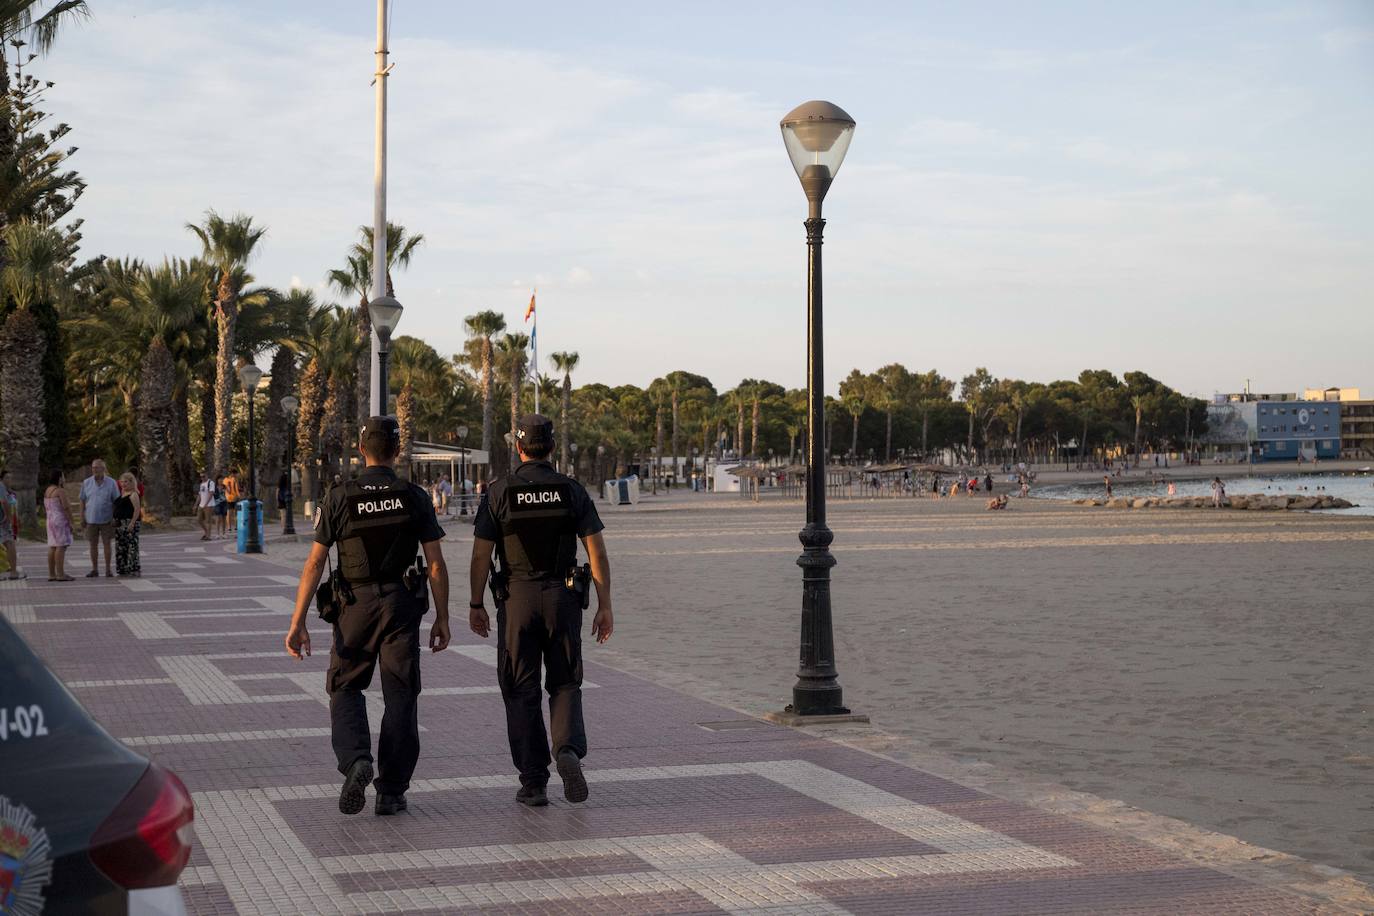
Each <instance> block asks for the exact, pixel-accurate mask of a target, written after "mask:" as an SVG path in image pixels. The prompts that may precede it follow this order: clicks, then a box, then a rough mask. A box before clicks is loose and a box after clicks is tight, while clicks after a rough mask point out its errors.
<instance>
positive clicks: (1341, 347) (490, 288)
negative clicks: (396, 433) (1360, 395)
mask: <svg viewBox="0 0 1374 916" xmlns="http://www.w3.org/2000/svg"><path fill="white" fill-rule="evenodd" d="M92 6H93V7H94V10H95V15H94V17H93V18H92V19H91V20H90V21H89V22H86V23H84V24H82V25H79V26H77V27H76V28H74V29H72V30H70V31H68V32H67V33H66V34H64V35H63V36H62V38H61V40H60V42H59V45H58V47H57V48H56V49H55V51H54V52H53V54H52V55H51V56H50V57H49V58H48V59H47V60H44V61H40V62H37V66H36V69H35V71H34V72H36V73H40V75H42V76H43V77H44V78H49V79H53V80H56V81H57V83H58V85H57V88H56V89H55V90H53V92H52V93H51V95H50V97H49V107H50V108H51V109H52V110H53V111H54V112H55V113H56V114H57V115H59V116H60V117H61V118H62V119H63V120H67V121H69V122H70V123H71V124H72V125H73V127H74V130H73V133H72V134H71V139H72V141H73V142H74V143H75V144H76V145H78V146H79V147H80V148H81V149H80V152H79V153H78V154H77V156H76V157H75V159H74V163H75V164H76V166H77V168H79V169H80V171H81V172H82V174H83V175H84V176H85V177H86V178H87V179H88V180H89V182H90V185H91V186H90V190H89V191H88V192H87V194H86V196H85V197H84V198H83V199H82V202H81V204H80V209H79V212H80V215H81V216H82V217H84V218H85V220H86V223H85V226H84V229H83V231H84V232H85V239H86V241H85V249H84V251H85V253H86V254H88V255H89V254H95V253H106V254H110V255H125V254H129V255H136V256H139V257H143V258H149V259H157V258H160V257H161V256H162V255H164V254H181V255H190V254H193V253H195V247H194V245H193V244H192V238H191V236H190V235H189V234H188V233H186V232H185V231H184V230H183V229H182V225H183V224H184V223H185V222H186V221H187V220H190V219H195V218H196V217H197V216H198V214H200V213H201V212H202V211H203V210H204V209H205V208H207V207H215V208H217V209H219V210H220V211H222V212H233V211H239V210H241V211H244V212H247V213H251V214H253V215H254V216H255V217H256V218H258V219H259V220H261V221H263V222H264V223H266V224H267V225H268V227H269V235H268V238H267V241H266V243H265V245H264V248H263V254H262V256H261V257H260V258H259V259H258V260H257V261H256V262H255V263H254V265H253V269H254V271H255V272H256V274H257V275H258V277H259V279H260V280H261V281H262V282H266V283H271V284H275V285H280V286H286V285H289V284H292V283H299V284H301V285H304V286H316V285H318V284H319V283H320V281H321V279H322V277H323V276H324V274H325V271H326V270H327V269H329V268H330V267H333V266H336V265H337V264H338V263H339V262H340V260H341V255H342V253H343V251H344V250H345V248H346V247H347V246H348V244H349V243H350V242H351V241H352V240H353V238H354V237H355V235H356V231H357V226H358V225H360V224H362V223H370V222H371V180H372V141H371V137H372V94H371V89H370V87H369V85H368V83H369V81H370V78H371V77H370V74H371V68H372V58H371V53H370V52H371V49H372V43H373V34H374V32H373V30H374V26H375V12H374V7H373V5H372V4H370V3H367V2H361V0H352V2H348V3H338V2H328V3H325V2H293V3H289V4H287V3H267V2H239V3H233V4H229V3H224V4H196V3H189V2H179V3H165V2H164V3H152V2H139V0H133V2H125V3H119V4H115V3H106V2H100V3H93V4H92ZM393 6H394V13H393V20H392V29H393V34H392V40H391V50H392V59H393V61H394V62H395V64H396V69H395V71H394V73H393V77H392V79H391V82H390V92H391V145H390V156H391V164H390V165H391V168H390V176H391V178H390V212H391V216H392V218H393V219H395V220H398V221H401V222H403V223H405V224H406V225H407V226H409V227H411V228H413V229H416V230H419V231H421V232H423V233H424V234H425V235H426V237H427V239H428V244H427V245H426V246H425V247H424V248H423V249H422V250H421V252H420V253H419V254H418V256H417V258H416V261H415V263H414V266H413V267H412V269H411V270H410V271H409V272H408V273H406V274H403V275H401V276H399V277H398V278H397V295H398V298H400V299H401V301H402V302H403V303H404V304H405V306H406V312H405V317H404V318H403V320H402V324H401V327H400V329H399V331H398V333H409V334H414V335H416V336H420V337H423V338H424V339H426V340H427V341H429V342H430V343H431V344H433V345H434V346H435V347H436V348H437V349H438V350H439V351H440V352H441V353H444V354H446V355H447V354H449V353H452V352H456V351H457V350H459V349H460V348H461V346H462V340H463V333H462V319H463V317H464V316H465V315H468V314H471V313H472V312H474V311H477V310H479V309H484V308H494V309H497V310H500V311H502V312H504V313H505V314H506V315H507V318H508V321H510V322H511V323H512V324H516V323H518V322H519V319H520V316H521V314H522V313H523V308H524V305H525V303H526V302H527V301H528V299H529V292H530V289H531V287H533V286H536V285H537V286H538V288H539V302H540V318H541V320H540V341H541V352H542V353H543V354H545V355H547V354H548V353H550V352H552V351H553V350H555V349H571V350H577V351H579V352H580V353H581V354H582V366H583V368H582V369H581V371H580V372H579V379H580V380H581V381H602V382H607V383H610V384H619V383H624V382H634V383H636V384H645V383H647V382H648V381H649V380H650V379H652V378H653V377H654V376H656V375H659V374H661V373H663V372H664V371H667V370H669V369H673V368H685V369H691V370H694V371H698V372H702V373H704V374H706V375H708V376H709V377H710V378H711V379H712V380H713V381H714V382H715V383H716V385H717V386H718V387H720V388H725V387H729V386H732V385H734V384H735V383H736V382H737V381H738V380H739V379H740V378H741V377H766V378H770V379H774V380H776V381H779V382H782V383H784V384H786V385H788V386H800V385H801V384H803V382H804V379H805V374H804V346H805V323H804V306H805V291H804V286H803V283H804V279H805V274H804V266H805V264H804V257H805V246H804V234H803V230H802V227H801V220H802V219H803V218H804V216H805V200H804V198H803V197H802V194H801V190H800V187H799V185H798V183H797V180H796V176H795V174H794V173H793V171H792V169H791V168H790V166H789V165H788V162H787V159H786V154H785V152H784V150H783V146H782V142H781V139H780V137H779V134H778V128H777V121H778V119H779V117H781V115H783V114H784V113H786V112H787V111H788V110H789V109H790V108H792V107H793V106H794V105H796V104H797V103H799V102H801V101H804V100H806V99H809V98H826V99H829V100H831V101H833V102H835V103H837V104H839V105H840V106H842V107H844V108H845V109H846V110H848V111H849V113H850V114H851V115H853V116H854V117H855V119H856V120H857V121H858V128H857V130H856V132H855V139H854V142H853V145H852V146H851V148H850V151H849V157H848V159H847V160H846V162H845V165H844V167H843V169H842V170H841V173H840V175H839V177H838V179H837V181H836V184H835V186H834V188H833V189H832V191H831V193H830V197H829V199H828V200H827V206H826V216H827V218H828V220H829V223H828V226H827V236H826V247H825V255H826V306H827V335H828V337H827V363H828V366H829V372H830V385H829V386H828V387H829V388H830V389H832V390H833V389H834V387H835V383H836V382H837V381H838V379H839V377H840V376H842V375H843V374H844V373H845V372H847V371H848V370H849V369H850V368H851V367H854V366H858V367H859V368H862V369H864V370H872V369H875V368H877V367H878V366H880V365H882V364H884V363H887V362H892V361H900V362H903V363H905V364H906V365H907V366H908V367H910V368H913V369H919V370H923V369H926V368H931V367H933V368H936V369H938V370H940V371H941V372H943V373H945V374H946V375H950V376H953V377H956V378H957V377H959V376H961V375H963V374H965V373H967V372H969V371H971V370H972V369H973V368H974V367H975V366H986V367H988V369H989V370H990V371H991V372H992V373H993V374H994V375H998V376H1016V377H1021V378H1029V379H1038V380H1043V381H1049V380H1052V379H1054V378H1061V377H1065V376H1068V375H1071V374H1073V373H1076V372H1077V371H1078V370H1079V369H1081V368H1085V367H1094V368H1110V369H1113V370H1115V371H1117V372H1121V371H1125V370H1130V369H1144V370H1145V371H1148V372H1150V373H1151V374H1153V375H1155V376H1156V377H1159V378H1162V379H1164V380H1165V381H1168V382H1169V383H1171V384H1173V385H1175V386H1178V387H1180V388H1183V389H1184V390H1187V391H1191V392H1193V393H1196V394H1199V395H1207V394H1210V393H1212V392H1213V391H1216V390H1235V389H1237V388H1239V387H1240V386H1241V385H1242V384H1243V382H1244V379H1246V378H1250V379H1252V380H1253V384H1254V386H1255V387H1256V388H1257V389H1260V390H1296V389H1301V388H1302V387H1304V386H1309V385H1310V386H1326V385H1345V386H1350V385H1359V386H1361V387H1363V388H1364V389H1365V390H1366V391H1367V392H1368V393H1369V394H1371V395H1374V355H1372V354H1374V169H1371V165H1370V163H1371V161H1372V160H1371V150H1374V4H1369V3H1347V4H1336V3H1312V2H1308V3H1207V4H1187V3H1155V4H1136V5H1126V4H1076V3H1046V4H1011V3H1008V4H925V3H902V4H895V3H894V4H876V3H875V4H864V3H855V4H834V3H827V4H819V3H799V2H792V3H786V4H783V3H755V4H740V3H709V2H708V3H694V4H678V5H675V6H674V7H672V8H671V9H668V8H662V7H663V5H661V4H643V3H633V4H631V3H624V4H608V3H600V4H598V3H589V4H582V5H572V4H553V3H537V2H536V3H526V4H520V5H511V4H455V3H425V2H421V0H394V3H393ZM545 368H546V369H547V367H545Z"/></svg>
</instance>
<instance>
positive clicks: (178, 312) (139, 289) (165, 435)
mask: <svg viewBox="0 0 1374 916" xmlns="http://www.w3.org/2000/svg"><path fill="white" fill-rule="evenodd" d="M206 276H207V275H206V273H205V271H204V270H203V269H202V267H201V266H200V265H199V264H193V263H191V262H188V261H185V260H181V259H176V260H172V259H166V260H164V261H163V263H162V264H161V265H160V266H159V267H156V268H149V267H144V266H142V265H140V268H139V270H138V273H137V277H136V279H135V281H134V283H133V285H132V287H131V288H128V289H125V288H123V287H116V292H115V298H114V302H113V305H114V308H113V309H112V310H111V312H110V316H109V317H110V318H111V323H112V326H111V328H110V332H111V334H112V335H114V334H118V333H119V326H120V325H124V326H125V327H134V328H138V329H139V330H140V332H141V337H142V338H146V339H147V340H148V344H147V346H146V347H145V348H144V351H143V353H142V354H141V355H142V366H141V371H140V374H139V380H138V381H139V387H138V410H137V430H138V436H137V438H138V447H139V459H140V461H139V465H140V468H141V470H142V472H143V484H144V488H145V492H144V503H145V505H146V506H147V509H148V513H149V515H151V516H153V517H155V518H161V519H167V518H169V517H170V516H171V514H172V511H173V509H174V508H176V507H177V506H178V505H182V506H185V505H187V503H188V501H189V498H190V496H191V493H190V486H191V484H192V481H191V479H190V473H188V472H187V470H186V469H182V470H181V471H180V472H178V470H177V469H176V468H175V467H174V461H173V459H174V457H175V456H176V448H175V442H176V433H177V425H176V421H177V411H176V403H177V395H178V384H179V383H180V384H181V393H183V394H184V392H185V389H186V386H187V385H188V384H189V381H190V375H189V371H188V369H187V367H185V366H184V365H183V366H179V365H178V362H177V353H178V352H185V351H186V350H188V349H190V348H192V347H194V346H195V345H196V344H197V343H199V344H201V345H203V344H204V341H205V338H206V337H207V336H208V335H207V334H206V333H205V325H204V322H203V320H202V319H203V317H204V313H203V310H202V303H203V302H204V295H205V289H206ZM126 297H127V298H126ZM186 445H187V446H188V447H189V445H190V440H189V438H187V439H186ZM179 487H184V488H186V492H184V493H179V492H178V490H179Z"/></svg>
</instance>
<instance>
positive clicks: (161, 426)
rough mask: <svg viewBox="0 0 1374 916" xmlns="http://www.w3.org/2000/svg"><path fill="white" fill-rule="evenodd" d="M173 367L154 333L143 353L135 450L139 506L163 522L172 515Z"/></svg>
mask: <svg viewBox="0 0 1374 916" xmlns="http://www.w3.org/2000/svg"><path fill="white" fill-rule="evenodd" d="M175 382H176V367H175V366H174V365H173V364H172V354H171V352H170V351H169V350H168V349H167V345H166V344H165V343H163V341H162V338H161V337H154V338H153V342H152V343H151V344H149V345H148V352H147V354H146V355H145V356H144V357H143V376H142V379H141V383H142V384H141V386H140V390H139V405H138V406H139V411H138V451H139V461H140V464H141V465H142V470H143V487H144V493H143V508H144V511H145V512H146V513H147V514H148V515H149V516H150V517H152V518H154V519H157V520H159V521H162V522H166V521H167V520H168V519H170V518H171V515H172V492H171V470H172V468H171V462H170V461H169V460H168V459H169V458H170V457H171V448H170V446H171V426H172V388H173V386H174V384H175Z"/></svg>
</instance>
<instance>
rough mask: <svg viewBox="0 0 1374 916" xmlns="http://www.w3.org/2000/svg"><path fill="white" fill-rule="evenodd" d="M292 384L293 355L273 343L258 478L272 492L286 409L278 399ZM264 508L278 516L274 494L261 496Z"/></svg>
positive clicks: (281, 454) (279, 463) (277, 473)
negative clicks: (269, 496) (274, 349)
mask: <svg viewBox="0 0 1374 916" xmlns="http://www.w3.org/2000/svg"><path fill="white" fill-rule="evenodd" d="M295 387H296V357H295V354H293V353H292V352H291V351H290V350H288V349H287V348H286V347H280V346H279V347H277V352H276V353H274V354H273V355H272V383H271V384H270V385H268V386H267V409H266V410H264V411H263V412H262V413H263V417H262V482H263V483H264V484H265V485H266V486H265V487H264V489H265V490H266V491H267V492H269V493H274V492H275V488H276V486H277V478H278V477H280V476H281V469H282V465H283V464H284V463H285V461H286V438H287V436H288V435H289V433H290V431H289V430H288V429H287V428H286V413H285V411H283V410H282V408H281V399H282V398H284V397H286V396H287V395H289V394H290V393H291V392H292V391H293V390H294V389H295ZM263 508H264V510H265V511H266V512H267V513H268V514H270V515H271V516H272V517H273V518H276V517H278V516H280V514H281V513H280V510H278V509H277V500H276V499H275V498H273V499H268V500H265V505H264V506H263Z"/></svg>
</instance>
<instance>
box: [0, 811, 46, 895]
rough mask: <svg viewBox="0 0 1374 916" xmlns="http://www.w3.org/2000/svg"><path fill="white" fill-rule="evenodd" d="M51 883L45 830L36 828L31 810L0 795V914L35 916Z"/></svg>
mask: <svg viewBox="0 0 1374 916" xmlns="http://www.w3.org/2000/svg"><path fill="white" fill-rule="evenodd" d="M51 880H52V847H51V845H50V844H49V842H48V831H46V830H43V829H41V828H39V827H38V825H37V824H36V823H35V821H34V816H33V812H32V811H30V810H29V809H28V808H25V807H24V806H23V805H18V804H15V803H14V802H11V801H10V800H9V799H8V798H6V797H5V796H3V795H0V913H3V914H5V916H38V914H39V913H41V912H42V911H43V889H44V888H45V887H46V886H47V884H48V882H49V881H51Z"/></svg>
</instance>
